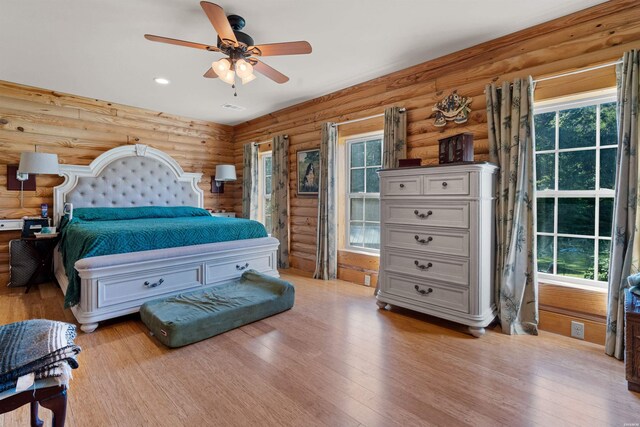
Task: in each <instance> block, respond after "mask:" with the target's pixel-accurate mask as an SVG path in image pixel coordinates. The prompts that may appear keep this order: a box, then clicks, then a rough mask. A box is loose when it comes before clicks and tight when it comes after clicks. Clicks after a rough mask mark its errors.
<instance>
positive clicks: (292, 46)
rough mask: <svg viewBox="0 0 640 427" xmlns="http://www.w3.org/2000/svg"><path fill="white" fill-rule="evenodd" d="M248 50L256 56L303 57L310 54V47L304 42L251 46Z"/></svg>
mask: <svg viewBox="0 0 640 427" xmlns="http://www.w3.org/2000/svg"><path fill="white" fill-rule="evenodd" d="M248 50H249V51H250V52H252V53H253V54H254V55H258V56H275V55H303V54H307V53H311V45H310V44H309V42H306V41H299V42H285V43H271V44H259V45H257V46H251V47H250V48H249V49H248Z"/></svg>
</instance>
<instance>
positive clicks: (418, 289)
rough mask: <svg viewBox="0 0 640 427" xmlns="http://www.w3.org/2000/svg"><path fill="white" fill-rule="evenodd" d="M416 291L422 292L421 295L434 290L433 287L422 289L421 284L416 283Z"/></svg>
mask: <svg viewBox="0 0 640 427" xmlns="http://www.w3.org/2000/svg"><path fill="white" fill-rule="evenodd" d="M415 288H416V291H417V292H418V293H419V294H420V295H429V294H430V293H431V292H433V289H431V288H429V289H427V290H426V291H425V290H424V289H420V286H418V285H416V286H415Z"/></svg>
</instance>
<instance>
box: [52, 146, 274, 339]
mask: <svg viewBox="0 0 640 427" xmlns="http://www.w3.org/2000/svg"><path fill="white" fill-rule="evenodd" d="M60 175H61V176H64V178H65V180H64V182H63V183H62V184H61V185H59V186H57V187H55V188H54V192H53V193H54V194H53V196H54V206H53V215H54V222H55V224H56V225H57V226H59V225H60V223H61V218H62V217H63V207H64V203H65V202H69V203H72V204H73V207H74V210H76V209H78V208H140V210H145V209H147V208H150V209H152V210H155V208H158V209H157V210H162V209H161V208H163V207H184V208H185V210H186V211H189V208H202V207H203V200H204V194H203V192H202V190H201V189H200V188H199V187H198V185H197V183H198V182H199V180H200V178H201V176H202V174H199V173H185V172H184V171H183V170H182V168H181V167H180V166H179V165H178V163H177V162H176V161H175V160H174V159H172V158H171V157H170V156H168V155H167V154H166V153H164V152H162V151H160V150H157V149H154V148H152V147H148V146H146V145H142V144H137V145H127V146H122V147H117V148H114V149H112V150H109V151H107V152H105V153H103V154H102V155H100V156H99V157H98V158H96V159H95V160H94V161H93V162H91V164H90V165H89V166H74V165H60ZM105 210H106V209H105ZM133 210H135V209H133ZM96 211H100V209H96ZM123 211H124V210H123ZM193 211H198V209H193ZM100 219H104V218H100ZM205 220H207V221H208V222H210V221H214V220H222V221H223V222H222V223H220V224H221V226H223V227H224V226H225V224H226V226H228V227H231V224H232V223H229V222H228V221H234V219H231V218H224V219H223V218H208V219H205V218H197V219H194V220H193V221H195V222H198V221H205ZM188 221H189V219H188V218H187V219H183V218H177V219H172V218H168V219H164V220H157V222H158V226H160V225H161V223H162V224H164V227H165V229H164V231H160V232H162V233H164V232H166V231H167V229H166V227H167V224H171V223H175V224H176V227H177V226H178V223H183V224H182V226H183V227H188V226H189V225H188ZM224 221H227V222H226V223H225V222H224ZM238 221H243V220H238ZM244 221H247V220H244ZM132 222H134V221H132ZM125 224H126V222H125ZM89 225H91V224H89ZM100 225H101V227H102V232H104V231H105V230H106V229H108V228H109V227H108V226H107V225H106V223H100ZM194 227H199V225H198V224H194ZM95 228H96V229H98V228H99V227H95ZM130 228H132V227H130ZM236 228H238V229H244V228H245V227H244V226H240V227H236ZM133 229H135V227H133ZM194 230H196V228H194ZM197 230H200V228H197ZM129 231H131V232H132V233H133V232H134V231H132V230H129ZM245 234H246V233H245ZM255 235H260V234H255ZM63 237H64V235H63ZM242 237H243V238H242V240H227V241H217V242H213V243H208V242H205V241H203V240H191V241H196V242H197V243H198V244H189V245H186V246H172V247H161V248H159V249H151V250H139V249H140V248H139V247H135V245H134V247H133V249H134V250H136V251H135V252H124V253H109V254H101V253H98V252H96V253H97V254H98V256H94V254H92V255H91V256H89V257H86V258H81V259H79V260H77V261H75V262H74V263H73V267H74V269H75V272H74V273H75V274H77V281H78V282H77V286H78V290H79V295H78V296H77V298H76V299H74V300H73V303H74V304H75V305H72V306H71V310H72V312H73V314H74V316H75V317H76V319H77V321H78V322H79V323H80V324H81V329H82V331H84V332H92V331H94V330H95V329H96V328H97V327H98V322H100V321H103V320H107V319H111V318H115V317H118V316H123V315H126V314H130V313H135V312H137V311H138V310H139V308H140V306H141V305H142V304H143V303H144V302H146V301H149V300H153V299H157V298H160V297H165V296H169V295H173V294H177V293H180V292H183V291H186V290H195V289H201V288H205V287H211V286H216V285H217V284H220V283H223V282H225V281H228V280H229V279H231V278H235V277H239V276H240V275H241V274H242V273H243V272H244V271H245V270H247V269H254V270H257V271H259V272H262V273H265V274H269V275H271V276H274V277H278V276H279V274H278V270H277V267H276V265H277V262H276V257H277V249H278V246H279V242H278V240H277V239H275V238H272V237H257V238H251V234H249V235H244V236H242ZM247 237H249V238H247ZM54 269H55V276H56V279H57V280H58V283H59V284H60V287H61V289H62V291H63V292H64V293H65V296H67V295H68V292H69V291H71V290H72V289H73V288H74V286H75V285H76V283H75V282H73V281H72V282H70V280H69V277H68V276H67V274H66V271H65V268H64V261H63V257H62V254H61V252H60V251H59V250H56V251H55V255H54ZM72 280H74V279H73V278H72Z"/></svg>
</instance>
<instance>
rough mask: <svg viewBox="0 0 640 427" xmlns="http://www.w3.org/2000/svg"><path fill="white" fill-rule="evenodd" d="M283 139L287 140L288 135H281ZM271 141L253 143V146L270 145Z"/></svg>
mask: <svg viewBox="0 0 640 427" xmlns="http://www.w3.org/2000/svg"><path fill="white" fill-rule="evenodd" d="M283 136H284V138H285V139H289V135H283ZM271 142H272V141H263V142H254V143H253V145H262V144H271Z"/></svg>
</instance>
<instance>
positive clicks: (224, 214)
mask: <svg viewBox="0 0 640 427" xmlns="http://www.w3.org/2000/svg"><path fill="white" fill-rule="evenodd" d="M210 213H211V216H219V217H224V218H235V217H236V213H235V212H210Z"/></svg>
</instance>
